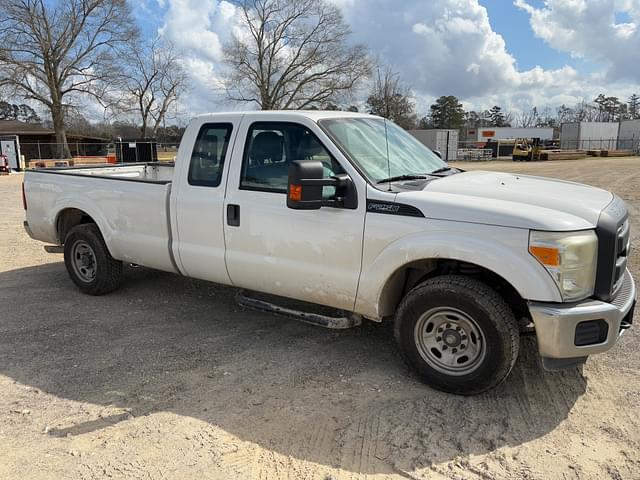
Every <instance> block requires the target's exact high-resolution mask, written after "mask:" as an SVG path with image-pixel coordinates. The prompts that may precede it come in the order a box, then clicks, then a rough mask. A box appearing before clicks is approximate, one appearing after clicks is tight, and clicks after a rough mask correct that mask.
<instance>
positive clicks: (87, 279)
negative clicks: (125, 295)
mask: <svg viewBox="0 0 640 480" xmlns="http://www.w3.org/2000/svg"><path fill="white" fill-rule="evenodd" d="M64 264H65V266H66V267H67V272H68V273H69V276H70V277H71V280H73V283H75V284H76V286H77V287H78V288H79V289H80V290H81V291H82V292H84V293H87V294H89V295H104V294H105V293H109V292H112V291H114V290H116V289H117V288H118V287H119V286H120V284H121V283H122V262H120V261H118V260H115V259H114V258H113V257H112V256H111V254H110V253H109V250H108V249H107V246H106V244H105V243H104V239H103V238H102V235H101V234H100V230H98V227H97V226H96V225H95V224H93V223H87V224H83V225H77V226H75V227H73V228H72V229H71V230H70V231H69V233H68V234H67V237H66V238H65V241H64Z"/></svg>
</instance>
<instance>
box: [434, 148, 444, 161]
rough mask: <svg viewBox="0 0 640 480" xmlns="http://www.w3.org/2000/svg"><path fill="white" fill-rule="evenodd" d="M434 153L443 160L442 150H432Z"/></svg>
mask: <svg viewBox="0 0 640 480" xmlns="http://www.w3.org/2000/svg"><path fill="white" fill-rule="evenodd" d="M431 151H432V152H433V153H435V154H436V155H437V156H439V157H440V160H442V152H441V151H440V150H431Z"/></svg>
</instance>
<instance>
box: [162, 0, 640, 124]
mask: <svg viewBox="0 0 640 480" xmlns="http://www.w3.org/2000/svg"><path fill="white" fill-rule="evenodd" d="M157 1H160V0H157ZM161 1H162V2H163V3H166V4H167V6H168V8H167V10H166V14H165V17H164V25H163V26H162V27H161V29H160V31H161V33H162V34H163V35H165V36H167V37H168V38H169V39H170V40H172V41H173V42H174V43H175V44H176V46H177V47H178V48H179V49H180V50H181V51H182V52H183V58H184V65H185V67H186V68H187V70H188V71H189V72H190V76H191V78H192V83H193V85H194V88H193V91H192V92H191V94H190V95H189V96H188V97H187V98H186V99H185V102H184V103H185V108H184V109H183V110H186V111H187V112H188V114H195V113H201V112H202V111H205V110H221V109H228V108H229V107H230V105H229V104H227V103H224V101H223V96H222V95H221V91H220V88H219V87H220V75H221V72H222V69H223V66H222V59H223V53H222V52H223V45H224V43H225V42H226V41H227V40H228V39H229V38H230V35H231V33H232V32H233V31H236V32H237V31H239V30H238V29H239V27H238V25H239V24H238V21H237V17H238V13H239V12H238V10H237V7H236V6H235V5H234V4H233V3H231V2H230V1H226V0H209V1H207V2H201V1H198V0H161ZM331 1H333V3H334V4H336V5H337V6H338V7H339V8H340V9H341V10H342V12H343V14H344V17H345V20H346V22H347V24H348V25H349V26H350V28H351V30H352V32H353V35H352V40H353V42H354V43H362V44H365V45H366V46H367V47H369V48H370V50H371V53H372V55H374V56H375V57H378V58H380V59H381V61H383V62H384V63H386V64H389V65H390V66H391V67H392V68H394V69H395V70H396V71H398V72H399V73H400V76H401V78H402V80H403V81H404V82H405V83H406V84H408V85H409V86H410V87H411V88H412V89H413V91H414V92H415V94H416V101H417V105H418V108H419V110H420V112H423V113H424V112H426V111H427V110H428V107H429V105H430V103H432V101H433V99H434V98H435V97H437V96H439V95H456V96H458V97H459V98H460V99H461V100H463V102H464V104H465V106H467V107H469V108H477V109H483V108H489V107H491V106H492V105H494V104H499V105H502V106H503V107H504V108H506V109H517V110H526V109H529V108H530V107H531V106H534V105H536V106H539V107H544V106H546V105H551V106H557V105H560V104H562V103H565V104H569V105H571V104H574V103H577V102H579V101H581V100H582V99H586V100H591V99H593V98H595V96H596V95H597V94H598V93H601V92H604V93H608V94H616V95H620V96H621V97H624V96H625V95H629V94H631V93H633V89H634V84H633V82H634V81H635V82H638V81H639V80H640V40H639V39H640V37H639V35H640V33H639V30H640V27H638V25H640V2H639V1H638V0H547V1H546V2H545V4H544V6H542V7H537V6H534V5H533V4H531V3H530V0H515V2H514V3H515V4H516V6H518V7H519V8H520V9H522V10H523V11H526V12H527V13H528V14H529V16H530V19H531V26H532V29H533V31H534V33H535V35H537V36H538V37H540V38H542V39H543V40H544V41H545V42H547V43H549V45H550V46H551V47H553V48H555V49H558V50H561V51H565V52H568V53H569V54H571V55H572V56H574V57H581V58H585V59H587V60H588V61H590V62H593V63H595V64H601V65H603V69H602V70H601V71H598V72H596V73H593V74H581V73H579V72H578V71H577V70H576V69H575V68H574V67H572V66H570V65H566V66H564V67H561V68H556V69H545V68H543V67H541V66H537V67H535V68H532V69H530V70H525V71H523V70H520V69H519V68H518V65H517V61H516V59H515V58H514V57H513V55H511V54H510V53H509V50H508V45H506V44H505V41H504V38H503V37H502V36H501V35H499V34H498V33H496V32H495V31H493V29H492V28H491V24H490V22H489V16H488V13H487V10H486V9H485V8H484V7H483V6H481V5H480V4H479V2H478V0H429V1H426V0H405V1H403V2H398V1H397V0H331ZM536 5H537V3H536ZM621 12H622V13H624V14H625V15H623V16H622V17H620V16H616V13H621ZM616 18H623V20H622V21H620V20H619V21H618V22H617V23H616V20H615V19H616ZM541 63H543V62H542V59H541ZM639 93H640V92H639ZM232 108H233V106H232ZM236 108H251V107H250V106H246V105H244V106H243V105H236Z"/></svg>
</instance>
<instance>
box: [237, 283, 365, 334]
mask: <svg viewBox="0 0 640 480" xmlns="http://www.w3.org/2000/svg"><path fill="white" fill-rule="evenodd" d="M236 302H237V303H238V304H239V305H241V306H243V307H246V308H251V309H252V310H259V311H261V312H268V313H275V314H276V315H283V316H286V317H291V318H294V319H296V320H300V321H301V322H304V323H309V324H311V325H316V326H318V327H324V328H330V329H333V330H344V329H346V328H353V327H357V326H359V325H360V324H362V316H360V315H358V314H357V313H352V312H347V311H344V310H337V309H333V308H330V307H325V306H322V305H317V304H314V303H307V302H301V301H299V300H292V299H289V298H284V297H278V296H275V295H267V294H264V293H259V292H250V291H245V290H240V291H239V292H238V293H237V294H236Z"/></svg>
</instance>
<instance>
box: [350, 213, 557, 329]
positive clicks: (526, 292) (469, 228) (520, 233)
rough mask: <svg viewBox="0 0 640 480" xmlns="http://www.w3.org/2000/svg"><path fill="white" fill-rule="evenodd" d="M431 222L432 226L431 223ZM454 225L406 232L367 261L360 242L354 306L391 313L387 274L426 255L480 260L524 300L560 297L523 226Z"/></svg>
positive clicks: (373, 313)
mask: <svg viewBox="0 0 640 480" xmlns="http://www.w3.org/2000/svg"><path fill="white" fill-rule="evenodd" d="M446 223H451V222H446ZM430 226H431V227H434V226H435V227H437V225H434V224H433V223H432V224H431V225H430ZM460 227H462V228H460ZM455 228H456V230H457V231H451V230H450V229H447V227H446V226H444V228H442V229H438V228H435V229H433V231H429V232H425V231H422V232H419V233H412V234H409V235H406V236H404V237H402V238H400V239H397V240H395V241H393V242H391V243H389V244H388V245H387V246H386V247H385V248H383V249H382V250H381V251H380V252H379V254H377V255H376V256H375V257H374V258H373V259H372V260H369V261H368V260H367V256H366V249H367V246H366V245H365V256H364V257H363V270H362V275H361V277H360V285H359V288H358V293H357V298H356V308H355V311H356V312H357V313H360V314H362V315H364V316H366V317H368V318H372V319H376V320H379V319H381V318H382V317H383V316H385V315H389V314H390V313H392V312H385V311H383V310H384V309H383V308H382V307H383V301H384V300H383V296H384V289H385V287H386V286H387V283H388V281H389V279H391V278H392V276H393V275H394V273H396V272H398V271H399V270H400V269H402V268H403V267H404V266H406V265H408V264H410V263H413V262H416V261H421V260H430V259H449V260H458V261H462V262H468V263H472V264H475V265H479V266H481V267H483V268H485V269H487V270H490V271H492V272H494V273H496V274H497V275H499V276H500V277H502V278H503V279H505V280H506V281H507V282H508V283H509V284H511V286H513V288H515V290H516V291H517V292H518V293H519V294H520V296H521V297H522V298H524V299H527V300H538V301H546V302H560V301H562V299H561V296H560V292H559V290H558V288H557V286H556V284H555V282H554V281H553V279H552V278H551V276H550V275H549V273H548V272H547V271H546V270H545V269H544V267H542V265H540V264H539V263H538V261H537V260H536V259H535V258H533V256H531V255H530V254H529V252H528V242H529V232H528V230H525V229H516V228H506V227H495V226H490V225H478V224H466V226H461V225H460V224H458V225H457V226H456V227H455ZM366 242H367V240H365V243H366Z"/></svg>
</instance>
